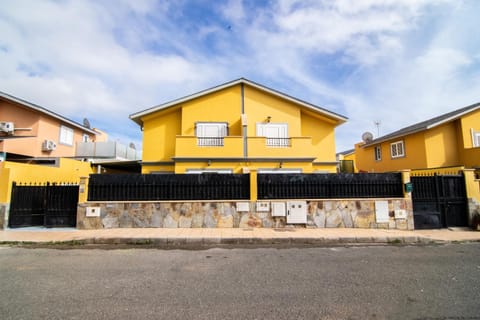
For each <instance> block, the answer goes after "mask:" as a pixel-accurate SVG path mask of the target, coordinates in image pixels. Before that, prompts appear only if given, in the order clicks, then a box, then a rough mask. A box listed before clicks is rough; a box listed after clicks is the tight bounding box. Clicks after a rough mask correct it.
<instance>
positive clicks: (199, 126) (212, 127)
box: [195, 122, 228, 147]
mask: <svg viewBox="0 0 480 320" xmlns="http://www.w3.org/2000/svg"><path fill="white" fill-rule="evenodd" d="M195 134H196V136H197V145H198V146H208V147H222V146H223V138H224V137H225V136H227V135H228V123H226V122H197V123H196V124H195Z"/></svg>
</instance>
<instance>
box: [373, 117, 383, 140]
mask: <svg viewBox="0 0 480 320" xmlns="http://www.w3.org/2000/svg"><path fill="white" fill-rule="evenodd" d="M373 124H374V125H375V127H377V137H380V125H381V124H382V122H381V121H380V120H375V121H373Z"/></svg>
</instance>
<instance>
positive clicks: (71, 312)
mask: <svg viewBox="0 0 480 320" xmlns="http://www.w3.org/2000/svg"><path fill="white" fill-rule="evenodd" d="M0 318H1V319H480V244H479V243H476V244H452V245H444V246H415V247H410V246H405V247H402V246H400V247H396V246H380V247H349V248H343V247H336V248H297V249H269V248H260V249H209V250H201V251H185V250H158V249H122V250H99V249H95V250H90V249H77V250H54V249H22V248H9V247H0Z"/></svg>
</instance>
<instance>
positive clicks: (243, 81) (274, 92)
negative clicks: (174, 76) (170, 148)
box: [130, 78, 348, 126]
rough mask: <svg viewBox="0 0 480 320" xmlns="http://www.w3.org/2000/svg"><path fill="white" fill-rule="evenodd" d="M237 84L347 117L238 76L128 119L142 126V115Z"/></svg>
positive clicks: (340, 120)
mask: <svg viewBox="0 0 480 320" xmlns="http://www.w3.org/2000/svg"><path fill="white" fill-rule="evenodd" d="M238 84H246V85H249V86H251V87H254V88H256V89H259V90H261V91H263V92H267V93H270V94H272V95H274V96H277V97H279V98H282V99H285V100H288V101H291V102H293V103H296V104H299V105H301V106H303V107H305V108H307V109H310V110H312V111H314V112H317V113H321V114H323V115H325V116H328V117H330V118H333V119H335V120H337V121H338V122H340V123H344V122H346V121H347V120H348V118H347V117H345V116H342V115H340V114H338V113H335V112H332V111H329V110H327V109H324V108H322V107H319V106H316V105H314V104H311V103H308V102H306V101H303V100H300V99H297V98H294V97H292V96H289V95H287V94H285V93H282V92H280V91H277V90H274V89H271V88H268V87H265V86H263V85H261V84H258V83H256V82H253V81H250V80H248V79H245V78H240V79H237V80H233V81H230V82H226V83H224V84H221V85H218V86H216V87H213V88H210V89H206V90H203V91H200V92H197V93H194V94H191V95H188V96H185V97H183V98H179V99H176V100H172V101H169V102H166V103H163V104H160V105H157V106H155V107H152V108H149V109H145V110H143V111H140V112H137V113H133V114H131V115H130V119H132V120H133V121H135V122H136V123H137V124H139V125H140V126H142V120H141V118H142V117H143V116H146V115H149V114H151V113H154V112H157V111H161V110H165V109H168V108H170V107H172V106H174V105H177V104H179V103H183V102H186V101H189V100H193V99H195V98H198V97H201V96H204V95H207V94H210V93H214V92H217V91H220V90H223V89H225V88H229V87H233V86H235V85H238Z"/></svg>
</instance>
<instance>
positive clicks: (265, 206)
mask: <svg viewBox="0 0 480 320" xmlns="http://www.w3.org/2000/svg"><path fill="white" fill-rule="evenodd" d="M262 211H270V202H257V212H262Z"/></svg>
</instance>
